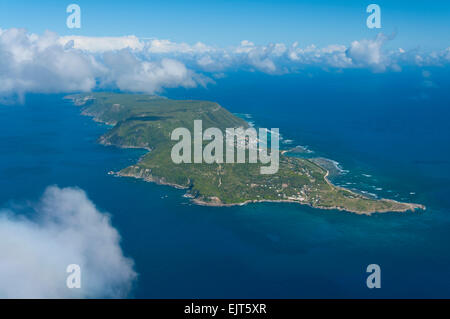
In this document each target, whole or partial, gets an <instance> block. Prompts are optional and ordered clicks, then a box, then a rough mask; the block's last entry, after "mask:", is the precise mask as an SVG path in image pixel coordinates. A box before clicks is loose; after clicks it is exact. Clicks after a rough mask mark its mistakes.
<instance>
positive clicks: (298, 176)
mask: <svg viewBox="0 0 450 319" xmlns="http://www.w3.org/2000/svg"><path fill="white" fill-rule="evenodd" d="M65 98H66V99H70V100H71V101H73V103H74V104H75V105H77V106H79V107H81V112H82V114H83V115H87V116H91V117H92V118H93V119H94V120H95V121H99V122H102V123H106V124H108V125H110V126H111V128H110V129H109V130H108V131H107V132H106V133H105V134H104V135H103V136H101V137H100V138H99V142H100V143H101V144H104V145H114V146H117V147H122V148H144V149H147V150H148V152H147V153H146V154H145V155H144V156H142V157H141V158H140V160H139V161H138V163H136V164H134V165H132V166H130V167H125V168H123V169H122V170H120V171H119V172H114V174H115V175H117V176H125V177H133V178H138V179H142V180H145V181H148V182H155V183H158V184H164V185H171V186H173V187H176V188H180V189H185V190H186V194H185V196H187V197H189V198H191V200H192V201H193V202H194V203H196V204H199V205H210V206H231V205H244V204H248V203H256V202H291V203H299V204H303V205H309V206H311V207H316V208H320V209H336V210H343V211H348V212H353V213H357V214H367V215H370V214H372V213H375V212H380V213H381V212H405V211H414V210H417V209H425V207H424V206H423V205H420V204H413V203H403V202H398V201H395V200H391V199H375V198H370V197H367V196H365V195H363V194H360V193H357V192H354V191H351V190H348V189H345V188H342V187H338V186H335V185H333V184H332V183H331V182H330V181H329V180H328V178H327V176H328V174H329V172H328V170H327V169H326V168H325V167H324V166H323V165H320V161H316V160H314V159H313V158H300V157H294V156H289V155H286V154H287V153H286V152H280V158H279V170H278V172H277V173H276V174H271V175H270V174H269V175H264V174H260V169H259V168H260V166H261V165H262V164H255V163H251V164H250V163H239V164H238V163H234V164H231V163H220V164H219V163H212V164H208V163H180V164H175V163H174V162H173V161H172V160H171V149H172V147H173V145H175V143H176V141H172V139H171V133H172V131H173V130H174V129H175V128H178V127H185V128H188V129H190V130H192V128H193V123H194V120H202V123H203V129H207V128H209V127H216V128H219V129H221V130H223V131H225V129H226V128H239V127H241V128H248V127H249V124H248V123H247V122H246V121H245V120H244V119H241V118H239V117H237V116H235V115H233V114H232V113H230V112H229V111H227V110H226V109H225V108H223V107H221V106H220V105H219V104H217V103H214V102H209V101H194V100H172V99H168V98H165V97H160V96H154V95H144V94H123V93H110V92H95V93H83V94H75V95H69V96H66V97H65Z"/></svg>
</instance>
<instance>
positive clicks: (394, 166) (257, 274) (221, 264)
mask: <svg viewBox="0 0 450 319" xmlns="http://www.w3.org/2000/svg"><path fill="white" fill-rule="evenodd" d="M427 70H428V71H429V73H430V74H431V76H429V74H428V75H427V78H426V79H424V77H423V74H422V71H421V70H419V69H404V70H403V71H402V72H398V73H392V72H389V73H383V74H375V73H371V72H368V71H361V70H346V71H344V72H343V73H339V72H325V71H322V70H313V69H311V70H304V71H302V72H300V73H299V74H290V75H277V76H273V75H264V74H261V73H251V72H248V73H234V74H227V75H226V76H225V77H223V76H219V77H218V78H217V79H216V80H215V81H216V83H215V84H210V85H208V87H207V88H201V87H200V88H195V89H172V90H169V91H166V92H163V95H166V96H168V97H171V98H177V99H206V100H212V101H216V102H219V103H220V104H221V105H222V106H224V107H225V108H227V109H228V110H230V111H231V112H234V113H236V114H239V115H240V116H243V117H244V118H246V119H247V120H248V121H251V122H253V123H255V125H257V126H260V127H267V128H272V127H274V128H279V129H280V133H281V134H282V136H283V138H284V144H283V145H284V147H286V148H288V147H290V146H292V147H293V146H296V145H302V146H306V147H308V149H310V150H311V151H313V152H314V153H312V154H313V155H314V156H320V157H325V158H328V159H332V160H334V161H336V165H337V169H336V172H335V174H334V175H333V176H332V180H333V182H334V183H336V184H338V185H342V186H345V187H348V188H352V189H358V190H360V191H364V192H366V193H367V194H369V195H371V196H378V197H386V198H392V199H396V200H401V201H409V202H415V203H420V204H424V205H426V207H427V210H426V211H420V212H419V211H418V212H414V213H386V214H374V215H372V216H360V215H356V214H351V213H346V212H340V211H331V210H319V209H313V208H309V207H306V206H301V205H298V204H285V203H283V204H276V203H260V204H253V205H248V206H242V207H226V208H214V207H201V206H196V205H192V204H191V203H190V202H189V200H188V199H186V198H183V197H182V195H183V194H184V192H183V191H182V190H176V189H173V188H171V187H168V186H160V185H155V184H152V183H145V182H143V181H139V180H135V179H128V178H117V177H113V176H111V175H108V174H107V172H108V171H111V170H113V171H115V170H119V169H121V168H123V167H126V166H128V165H131V164H133V163H135V162H136V161H137V159H138V158H139V157H140V156H141V155H142V154H143V153H144V151H142V150H124V149H118V148H115V147H105V146H102V145H99V144H97V143H96V140H97V138H98V137H99V136H100V135H101V134H103V133H104V132H105V131H106V130H107V129H108V127H107V126H106V125H103V124H99V123H95V122H93V121H92V120H91V119H90V118H88V117H84V116H81V115H80V112H79V108H78V107H76V106H73V105H71V104H70V103H69V102H67V101H64V100H62V97H63V95H27V96H26V97H25V100H24V103H23V104H15V105H11V104H9V105H1V106H0V150H1V152H0V206H1V207H8V206H10V205H12V204H17V203H24V202H29V201H37V200H38V199H39V197H40V196H41V195H42V193H43V191H44V190H45V188H46V187H47V186H49V185H59V186H60V187H65V186H77V187H79V188H81V189H83V190H85V191H86V192H87V194H88V196H89V198H90V199H91V200H92V201H93V202H94V203H95V204H96V205H97V207H98V208H99V209H100V210H101V211H104V212H109V213H110V214H111V216H112V223H113V226H114V227H116V228H117V229H118V231H119V232H120V234H121V236H122V243H121V245H122V248H123V251H124V254H125V255H126V256H128V257H131V258H133V259H134V261H135V269H136V271H137V272H138V274H139V277H138V279H137V281H136V283H135V286H134V288H133V290H132V292H131V293H130V297H131V298H228V297H229V298H320V297H326V298H347V297H354V298H378V297H383V298H400V297H401V298H407V297H412V298H429V297H446V298H449V297H450V125H449V123H448V122H449V119H450V78H449V77H448V74H449V72H448V71H449V70H448V69H444V68H436V69H432V68H430V69H427ZM369 264H379V265H380V267H381V288H380V289H368V288H367V286H366V278H367V276H368V274H367V273H366V267H367V265H369Z"/></svg>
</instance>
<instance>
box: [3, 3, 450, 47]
mask: <svg viewBox="0 0 450 319" xmlns="http://www.w3.org/2000/svg"><path fill="white" fill-rule="evenodd" d="M70 3H77V4H78V5H80V7H81V10H82V28H81V29H79V30H76V29H68V28H67V27H66V24H65V21H66V17H67V13H66V12H65V8H66V6H67V5H68V4H70ZM370 3H377V4H378V5H380V7H381V13H382V29H381V31H382V32H384V33H385V34H391V33H393V32H396V34H397V35H396V38H395V45H396V46H400V47H404V48H407V49H408V48H415V47H420V48H422V49H430V50H434V49H442V48H445V47H448V46H449V45H450V22H449V21H450V1H404V0H400V1H374V2H371V1H359V0H358V1H356V0H347V1H341V2H340V3H339V4H338V2H337V1H320V0H319V1H286V0H280V1H263V0H260V1H242V0H241V1H235V0H232V1H213V0H210V1H195V0H191V1H170V0H166V1H133V0H127V1H111V0H109V1H103V0H97V1H92V0H90V1H88V0H77V1H61V0H59V1H56V0H53V1H52V0H47V1H23V0H15V1H4V0H0V28H3V29H6V28H10V27H22V28H27V29H28V31H30V32H36V33H42V32H43V31H45V30H51V31H55V32H57V33H59V34H60V35H70V34H77V35H86V36H121V35H130V34H133V35H136V36H138V37H155V38H160V39H170V40H172V41H177V42H181V41H183V42H188V43H195V42H197V41H201V42H205V43H208V44H211V45H218V46H227V45H235V44H236V43H238V42H240V41H241V40H244V39H245V40H250V41H252V42H254V43H255V44H266V43H269V42H284V43H292V42H294V41H298V42H299V43H300V44H301V45H308V44H316V45H318V46H324V45H328V44H335V43H338V44H348V43H349V42H351V41H353V40H359V39H361V38H372V37H374V36H375V35H376V34H377V33H378V32H379V31H380V30H375V29H372V30H370V29H368V28H367V27H366V25H365V21H366V18H367V16H368V14H367V13H366V12H365V8H366V7H367V5H368V4H370Z"/></svg>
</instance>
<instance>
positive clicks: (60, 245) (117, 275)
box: [0, 186, 136, 298]
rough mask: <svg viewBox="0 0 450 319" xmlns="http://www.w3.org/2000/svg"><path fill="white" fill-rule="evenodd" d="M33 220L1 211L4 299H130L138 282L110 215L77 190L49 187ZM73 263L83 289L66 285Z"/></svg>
mask: <svg viewBox="0 0 450 319" xmlns="http://www.w3.org/2000/svg"><path fill="white" fill-rule="evenodd" d="M32 208H33V215H32V216H30V217H29V218H25V217H23V215H22V214H16V213H14V212H12V211H11V210H2V211H0V298H96V297H106V298H115V297H124V296H126V295H127V294H128V293H129V290H130V288H131V285H132V283H133V281H134V280H135V278H136V273H135V271H134V270H133V261H132V260H131V259H129V258H126V257H124V255H123V253H122V250H121V247H120V235H119V233H118V232H117V230H116V229H115V228H114V227H113V226H112V225H111V221H110V218H109V216H108V215H106V214H104V213H101V212H99V211H98V210H97V208H96V207H95V205H94V204H93V203H92V202H91V201H90V200H89V199H88V198H87V196H86V194H85V193H84V192H83V191H82V190H80V189H76V188H62V189H61V188H58V187H56V186H52V187H49V188H47V190H46V191H45V193H44V195H43V197H42V199H41V201H40V202H39V203H38V204H37V205H33V206H32ZM69 264H78V265H79V266H80V267H81V288H79V289H78V288H73V289H69V288H68V287H67V285H66V280H67V276H68V275H69V274H68V273H66V268H67V266H68V265H69Z"/></svg>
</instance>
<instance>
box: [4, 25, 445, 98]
mask: <svg viewBox="0 0 450 319" xmlns="http://www.w3.org/2000/svg"><path fill="white" fill-rule="evenodd" d="M392 40H393V39H392V37H387V36H385V35H383V34H379V35H378V36H377V37H375V38H374V39H362V40H357V41H353V42H351V43H350V44H349V45H344V44H332V45H328V46H326V47H322V48H319V47H316V46H315V45H307V46H304V47H302V46H300V45H299V43H297V42H294V43H292V44H284V43H270V44H267V45H255V44H254V43H252V42H251V41H248V40H244V41H241V43H239V44H238V45H237V46H232V47H227V48H220V47H215V46H211V45H207V44H204V43H201V42H198V43H195V44H193V45H191V44H187V43H177V42H172V41H170V40H162V39H139V38H137V37H136V36H132V35H131V36H123V37H84V36H63V37H59V36H58V35H57V34H56V33H52V32H45V33H44V34H42V35H37V34H30V33H27V31H26V30H24V29H8V30H0V96H5V95H13V94H19V95H20V94H23V93H27V92H35V93H56V92H67V93H68V92H77V91H91V90H93V89H103V88H107V89H119V90H122V91H130V92H143V93H150V94H153V93H159V92H161V91H162V90H164V89H166V88H173V87H185V88H191V87H196V86H199V85H201V86H205V85H207V84H208V83H210V82H214V81H213V80H212V78H215V77H216V74H223V73H225V72H231V71H236V70H246V71H258V72H264V73H268V74H284V73H291V72H301V71H302V70H303V69H305V68H307V67H318V68H322V69H324V70H330V69H339V70H341V69H348V68H367V69H370V70H372V71H374V72H386V71H401V68H402V66H404V65H416V66H431V65H433V66H445V65H448V64H450V48H447V49H444V50H441V51H438V52H431V53H423V52H420V51H419V50H410V51H406V50H404V49H402V48H396V49H390V50H388V49H386V44H387V43H389V42H390V45H391V46H392V44H393V42H391V41H392ZM216 78H217V77H216Z"/></svg>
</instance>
